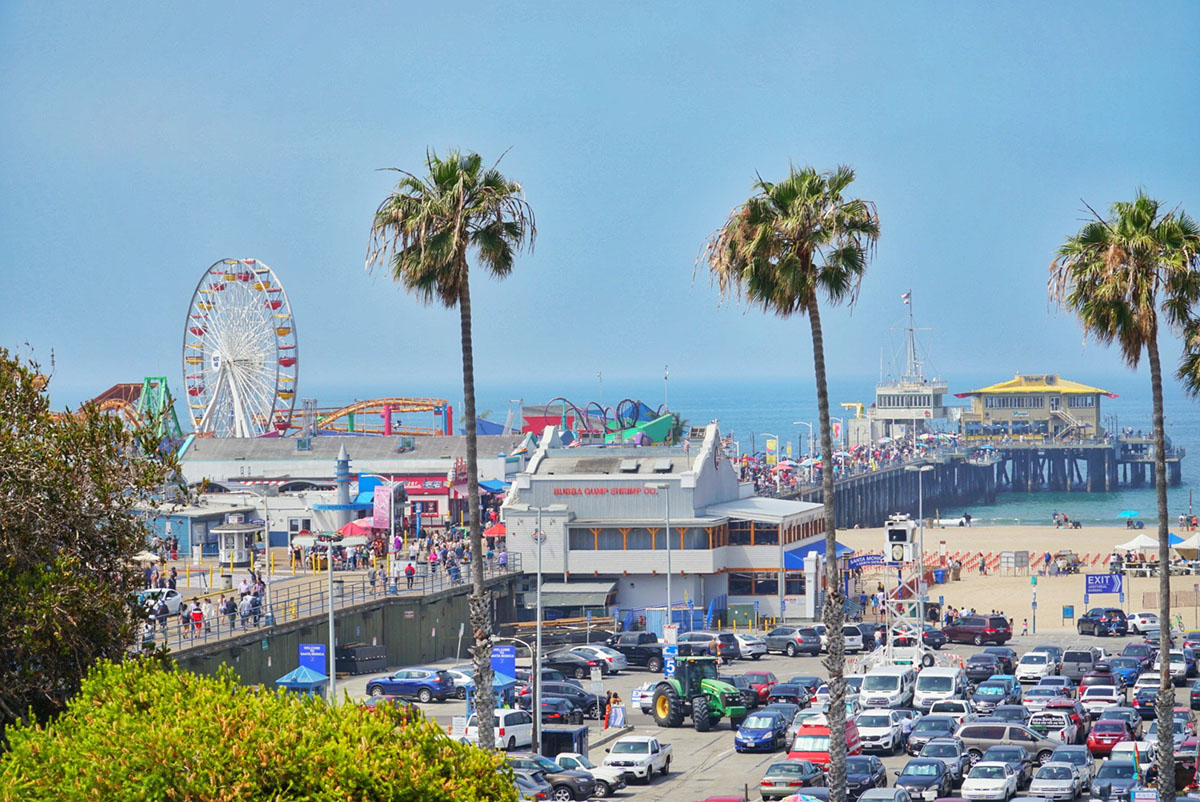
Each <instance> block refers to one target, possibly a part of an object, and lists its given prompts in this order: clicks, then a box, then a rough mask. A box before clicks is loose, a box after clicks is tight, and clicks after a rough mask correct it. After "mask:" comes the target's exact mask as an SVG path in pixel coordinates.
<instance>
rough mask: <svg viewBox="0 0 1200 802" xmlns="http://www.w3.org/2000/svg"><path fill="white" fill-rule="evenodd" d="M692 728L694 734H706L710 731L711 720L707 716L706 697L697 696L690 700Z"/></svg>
mask: <svg viewBox="0 0 1200 802" xmlns="http://www.w3.org/2000/svg"><path fill="white" fill-rule="evenodd" d="M692 726H693V727H695V728H696V732H708V731H709V730H710V729H712V719H711V718H709V716H708V697H707V696H697V697H696V698H694V699H692Z"/></svg>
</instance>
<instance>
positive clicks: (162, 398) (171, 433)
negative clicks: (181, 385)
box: [87, 376, 183, 440]
mask: <svg viewBox="0 0 1200 802" xmlns="http://www.w3.org/2000/svg"><path fill="white" fill-rule="evenodd" d="M87 404H89V405H92V406H95V407H97V408H98V409H99V410H100V411H101V412H107V413H109V414H112V415H117V416H119V417H120V418H122V419H124V421H125V423H126V424H128V425H129V426H130V427H131V428H135V429H136V428H141V427H142V426H153V427H154V432H155V434H157V435H158V436H159V437H160V438H167V439H170V440H179V439H181V438H182V437H183V431H182V430H181V429H180V428H179V419H178V418H177V417H175V399H174V398H172V397H171V390H170V389H169V388H168V387H167V377H166V376H147V377H146V379H145V380H144V381H143V382H142V383H141V384H134V383H126V384H114V385H113V386H112V387H110V388H108V389H107V390H105V391H104V392H103V393H101V394H100V395H98V396H96V397H95V398H93V399H92V400H91V401H88V402H87Z"/></svg>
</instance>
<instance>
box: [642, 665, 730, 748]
mask: <svg viewBox="0 0 1200 802" xmlns="http://www.w3.org/2000/svg"><path fill="white" fill-rule="evenodd" d="M653 713H654V722H655V723H656V724H658V726H660V727H678V726H680V725H682V724H683V719H684V717H686V716H691V717H692V726H694V727H695V728H696V732H708V731H709V730H710V729H712V728H713V727H715V726H716V725H717V724H719V723H720V721H721V719H722V718H723V717H725V716H728V717H729V723H730V725H731V726H732V727H733V728H734V729H737V727H738V726H739V725H740V724H741V723H742V720H743V719H744V718H746V706H745V700H744V699H743V698H742V692H741V691H740V690H738V689H737V688H735V687H734V686H732V685H730V684H729V683H727V682H723V681H721V680H720V679H718V678H717V659H716V658H715V657H677V658H675V674H674V676H671V677H668V678H666V679H664V680H663V681H662V682H660V683H658V685H657V686H656V687H655V689H654V706H653Z"/></svg>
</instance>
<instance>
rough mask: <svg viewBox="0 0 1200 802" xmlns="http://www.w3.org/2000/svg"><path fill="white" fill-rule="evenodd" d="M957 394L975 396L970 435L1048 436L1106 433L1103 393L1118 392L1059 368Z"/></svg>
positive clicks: (966, 415)
mask: <svg viewBox="0 0 1200 802" xmlns="http://www.w3.org/2000/svg"><path fill="white" fill-rule="evenodd" d="M955 396H956V397H957V398H970V399H971V408H970V410H965V411H964V412H963V413H962V417H961V421H962V430H963V434H966V435H1006V434H1008V435H1030V436H1041V437H1044V438H1061V437H1077V438H1093V437H1103V436H1104V429H1103V428H1102V427H1101V425H1100V422H1101V420H1102V419H1101V417H1100V399H1101V398H1104V397H1107V398H1116V397H1117V396H1116V395H1115V394H1114V393H1110V392H1108V391H1107V390H1101V389H1100V388H1099V387H1089V386H1088V385H1086V384H1080V383H1079V382H1073V381H1070V380H1069V379H1064V378H1062V377H1061V376H1059V375H1058V374H1057V373H1038V374H1021V373H1018V374H1017V375H1016V376H1015V377H1014V378H1012V379H1010V380H1009V381H1005V382H1000V383H999V384H993V385H991V386H990V387H981V388H980V389H978V390H971V391H969V392H965V393H956V394H955Z"/></svg>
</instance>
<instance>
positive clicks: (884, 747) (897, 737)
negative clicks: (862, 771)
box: [855, 707, 904, 755]
mask: <svg viewBox="0 0 1200 802" xmlns="http://www.w3.org/2000/svg"><path fill="white" fill-rule="evenodd" d="M855 723H856V724H858V737H859V738H860V739H861V740H862V748H863V751H864V752H879V753H880V754H884V755H894V754H896V753H897V752H899V751H900V750H901V749H902V748H903V746H904V735H903V728H902V719H901V717H900V714H899V713H897V712H896V711H895V710H891V709H888V708H883V707H880V708H870V709H868V710H864V711H863V712H861V713H859V714H858V718H856V719H855Z"/></svg>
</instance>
